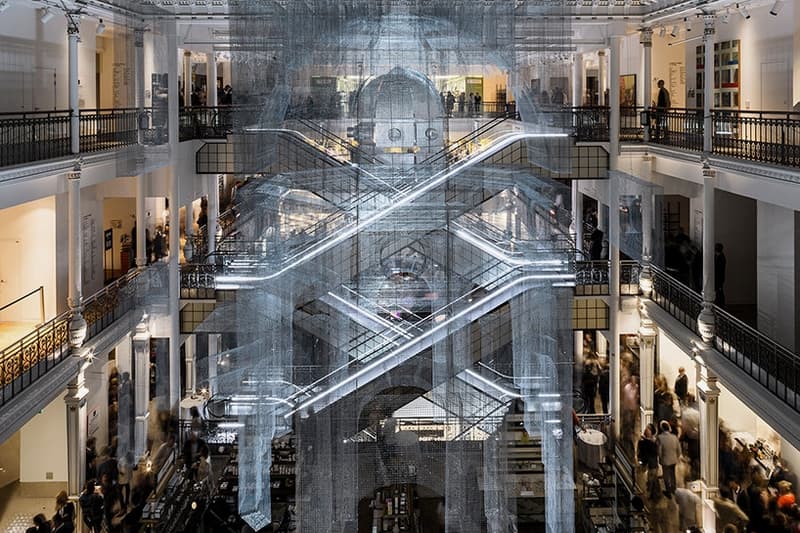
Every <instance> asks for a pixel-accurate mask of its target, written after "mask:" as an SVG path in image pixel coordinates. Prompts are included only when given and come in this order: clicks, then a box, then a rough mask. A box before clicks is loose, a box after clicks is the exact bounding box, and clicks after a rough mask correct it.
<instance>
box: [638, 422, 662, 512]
mask: <svg viewBox="0 0 800 533" xmlns="http://www.w3.org/2000/svg"><path fill="white" fill-rule="evenodd" d="M655 431H656V428H655V426H653V424H647V427H646V428H645V429H644V433H643V434H642V436H641V438H640V439H639V444H638V445H637V447H636V458H637V459H638V461H639V464H640V465H641V466H643V467H644V468H645V470H646V476H647V497H648V498H650V499H657V497H658V490H659V489H658V445H657V444H656V441H655V438H654V433H655Z"/></svg>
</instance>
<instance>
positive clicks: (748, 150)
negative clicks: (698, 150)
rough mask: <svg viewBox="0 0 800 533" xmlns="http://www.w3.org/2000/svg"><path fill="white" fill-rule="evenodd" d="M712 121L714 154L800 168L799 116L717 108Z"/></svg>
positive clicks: (786, 113)
mask: <svg viewBox="0 0 800 533" xmlns="http://www.w3.org/2000/svg"><path fill="white" fill-rule="evenodd" d="M711 118H712V121H713V127H714V129H713V132H714V137H713V140H712V152H713V153H715V154H719V155H724V156H729V157H735V158H737V159H746V160H748V161H758V162H761V163H773V164H777V165H784V166H790V167H797V166H800V113H795V112H779V111H738V110H722V109H714V110H712V111H711Z"/></svg>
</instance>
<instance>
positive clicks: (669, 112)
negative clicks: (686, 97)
mask: <svg viewBox="0 0 800 533" xmlns="http://www.w3.org/2000/svg"><path fill="white" fill-rule="evenodd" d="M650 119H651V122H650V142H652V143H656V144H663V145H666V146H672V147H675V148H680V149H682V150H693V151H700V150H702V149H703V110H702V109H680V108H670V109H654V110H652V111H651V112H650Z"/></svg>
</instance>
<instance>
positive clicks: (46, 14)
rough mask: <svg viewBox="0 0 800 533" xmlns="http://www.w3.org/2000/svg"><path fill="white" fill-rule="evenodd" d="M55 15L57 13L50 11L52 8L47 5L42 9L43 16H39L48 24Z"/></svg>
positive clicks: (41, 20) (43, 22)
mask: <svg viewBox="0 0 800 533" xmlns="http://www.w3.org/2000/svg"><path fill="white" fill-rule="evenodd" d="M55 16H56V15H55V13H53V12H52V11H50V8H49V7H46V8H44V9H42V14H41V16H40V17H39V21H40V22H41V23H42V24H47V23H48V22H50V21H51V20H52V19H53V17H55Z"/></svg>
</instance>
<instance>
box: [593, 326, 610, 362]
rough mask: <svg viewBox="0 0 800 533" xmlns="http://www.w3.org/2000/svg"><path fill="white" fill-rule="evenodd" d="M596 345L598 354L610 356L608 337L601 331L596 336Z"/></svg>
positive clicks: (599, 355)
mask: <svg viewBox="0 0 800 533" xmlns="http://www.w3.org/2000/svg"><path fill="white" fill-rule="evenodd" d="M594 342H595V346H596V347H597V356H598V357H606V358H608V339H606V336H605V335H603V334H602V333H600V332H599V331H598V332H596V333H595V336H594Z"/></svg>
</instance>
